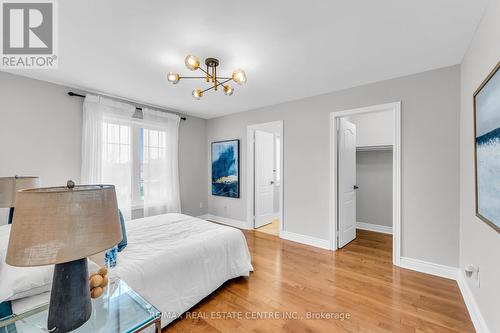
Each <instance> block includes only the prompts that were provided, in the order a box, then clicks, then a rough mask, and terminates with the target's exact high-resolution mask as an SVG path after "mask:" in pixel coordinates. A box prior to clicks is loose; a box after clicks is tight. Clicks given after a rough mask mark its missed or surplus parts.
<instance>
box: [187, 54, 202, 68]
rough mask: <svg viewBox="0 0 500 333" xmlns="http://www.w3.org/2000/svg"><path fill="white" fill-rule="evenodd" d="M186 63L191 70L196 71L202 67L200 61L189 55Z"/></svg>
mask: <svg viewBox="0 0 500 333" xmlns="http://www.w3.org/2000/svg"><path fill="white" fill-rule="evenodd" d="M184 63H185V64H186V67H187V68H188V69H189V70H192V71H195V70H197V69H198V68H199V67H200V59H198V57H197V56H194V55H188V56H187V57H186V59H184Z"/></svg>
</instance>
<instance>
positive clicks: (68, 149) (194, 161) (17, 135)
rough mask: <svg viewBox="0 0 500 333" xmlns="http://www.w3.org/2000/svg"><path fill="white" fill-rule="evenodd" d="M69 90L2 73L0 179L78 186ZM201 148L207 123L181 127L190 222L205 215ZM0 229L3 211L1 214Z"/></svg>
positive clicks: (192, 120) (74, 104)
mask: <svg viewBox="0 0 500 333" xmlns="http://www.w3.org/2000/svg"><path fill="white" fill-rule="evenodd" d="M69 90H73V91H75V89H70V88H68V87H65V86H60V85H56V84H52V83H48V82H44V81H38V80H33V79H29V78H26V77H22V76H17V75H12V74H9V73H5V72H0V152H1V154H2V158H1V159H0V161H1V162H0V176H11V175H15V174H20V175H22V174H24V175H38V176H40V177H41V180H42V185H44V186H53V185H60V184H65V183H66V181H67V180H68V179H73V180H75V181H76V182H78V181H79V180H80V164H81V156H80V150H81V126H82V99H80V98H75V97H69V96H67V95H66V93H67V92H68V91H69ZM205 142H206V120H204V119H200V118H196V117H188V120H187V121H185V122H184V121H183V122H181V125H180V130H179V169H180V170H179V171H180V186H181V201H182V210H183V212H185V213H187V214H190V215H194V216H197V215H200V214H204V213H206V211H207V208H206V207H207V196H206V186H205V185H204V184H205V182H206V178H205V175H206V173H207V171H206V170H207V166H206V163H205V161H206V159H207V151H206V149H205ZM200 202H201V203H202V204H203V208H200ZM0 210H1V209H0ZM3 223H6V209H3V210H1V212H0V224H3Z"/></svg>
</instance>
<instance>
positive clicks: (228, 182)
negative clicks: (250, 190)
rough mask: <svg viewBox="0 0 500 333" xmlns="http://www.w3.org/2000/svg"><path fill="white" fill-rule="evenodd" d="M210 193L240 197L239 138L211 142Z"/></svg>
mask: <svg viewBox="0 0 500 333" xmlns="http://www.w3.org/2000/svg"><path fill="white" fill-rule="evenodd" d="M212 195H217V196H221V197H230V198H239V197H240V140H237V139H236V140H227V141H217V142H212Z"/></svg>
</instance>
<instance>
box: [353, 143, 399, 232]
mask: <svg viewBox="0 0 500 333" xmlns="http://www.w3.org/2000/svg"><path fill="white" fill-rule="evenodd" d="M356 134H357V133H356ZM356 185H358V186H359V188H358V189H357V190H356V221H357V222H363V223H369V224H376V225H381V226H385V227H392V150H375V151H358V152H356Z"/></svg>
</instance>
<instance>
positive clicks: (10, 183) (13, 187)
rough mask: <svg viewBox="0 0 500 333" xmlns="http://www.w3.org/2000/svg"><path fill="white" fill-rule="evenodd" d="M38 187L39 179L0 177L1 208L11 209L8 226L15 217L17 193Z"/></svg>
mask: <svg viewBox="0 0 500 333" xmlns="http://www.w3.org/2000/svg"><path fill="white" fill-rule="evenodd" d="M36 187H40V178H38V177H23V176H14V177H0V208H10V211H9V221H8V224H11V223H12V217H13V216H14V207H15V206H16V193H17V191H19V190H24V189H27V188H36Z"/></svg>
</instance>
